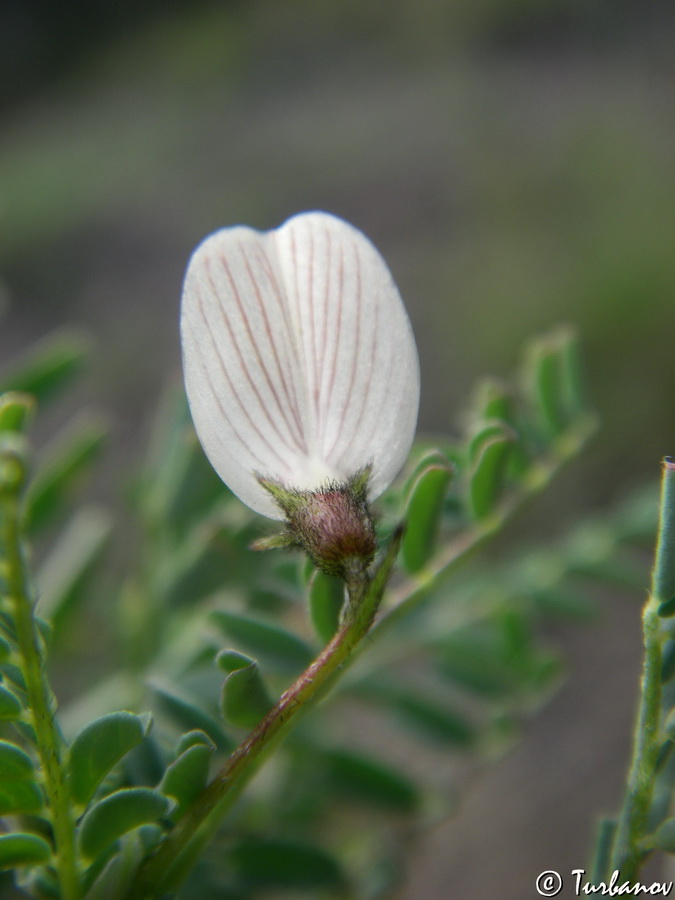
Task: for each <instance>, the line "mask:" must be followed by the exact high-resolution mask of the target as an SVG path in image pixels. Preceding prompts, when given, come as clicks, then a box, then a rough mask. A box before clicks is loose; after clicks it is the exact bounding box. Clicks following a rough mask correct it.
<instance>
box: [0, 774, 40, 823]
mask: <svg viewBox="0 0 675 900" xmlns="http://www.w3.org/2000/svg"><path fill="white" fill-rule="evenodd" d="M43 805H44V800H43V797H42V791H41V790H40V788H39V787H38V786H37V784H35V782H34V781H28V780H27V779H25V780H24V779H21V780H19V781H0V816H10V815H21V814H29V813H36V812H39V811H40V810H41V809H42V807H43Z"/></svg>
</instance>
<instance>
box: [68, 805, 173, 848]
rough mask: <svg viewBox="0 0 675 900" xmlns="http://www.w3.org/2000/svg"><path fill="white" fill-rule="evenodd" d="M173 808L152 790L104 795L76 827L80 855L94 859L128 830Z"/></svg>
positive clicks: (148, 821) (160, 816)
mask: <svg viewBox="0 0 675 900" xmlns="http://www.w3.org/2000/svg"><path fill="white" fill-rule="evenodd" d="M173 805H174V804H173V803H172V802H171V800H170V799H169V798H168V797H165V796H164V794H162V793H160V792H159V791H156V790H153V789H152V788H122V790H119V791H115V793H113V794H108V796H107V797H104V798H103V800H100V801H99V802H98V803H96V804H95V805H94V806H92V807H91V809H90V810H89V811H88V812H87V813H86V815H85V816H84V818H83V819H82V822H81V823H80V828H79V844H80V850H81V852H82V855H83V856H85V857H87V858H88V859H95V858H96V857H97V856H98V855H99V853H101V852H102V851H103V850H105V849H106V848H107V847H109V846H110V844H112V843H113V842H114V841H116V840H117V838H119V837H121V836H122V835H123V834H126V833H127V832H128V831H131V830H132V828H138V827H139V826H140V825H145V824H149V823H153V822H157V821H158V820H159V819H163V818H166V817H167V816H168V815H169V813H170V812H171V810H172V808H173Z"/></svg>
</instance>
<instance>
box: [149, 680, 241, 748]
mask: <svg viewBox="0 0 675 900" xmlns="http://www.w3.org/2000/svg"><path fill="white" fill-rule="evenodd" d="M152 690H153V692H154V694H155V696H156V697H157V700H158V702H159V704H160V706H161V707H162V708H163V709H164V710H165V711H166V712H167V713H168V714H169V715H170V716H171V718H172V719H173V720H174V721H175V722H176V724H178V725H179V726H180V727H181V728H186V729H189V730H191V731H195V730H196V731H204V732H206V734H208V736H209V737H210V738H211V740H212V741H214V743H215V744H216V746H217V747H219V748H220V749H221V750H225V751H228V752H229V751H230V750H232V749H233V748H234V743H233V741H232V739H231V738H230V737H229V736H228V735H227V734H226V733H225V731H224V729H223V728H222V727H221V725H220V723H219V722H218V720H217V719H216V718H215V717H214V716H212V715H211V714H210V713H209V712H207V711H206V710H204V709H202V708H201V707H199V706H198V705H197V702H196V700H193V699H192V698H189V697H187V696H186V695H184V694H181V693H178V692H177V690H176V689H175V688H174V687H173V686H172V687H168V686H165V685H161V684H157V683H154V684H152Z"/></svg>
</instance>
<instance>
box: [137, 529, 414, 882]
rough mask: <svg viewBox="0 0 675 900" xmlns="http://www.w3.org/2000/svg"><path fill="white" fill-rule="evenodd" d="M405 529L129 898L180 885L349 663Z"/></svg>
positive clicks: (354, 585)
mask: <svg viewBox="0 0 675 900" xmlns="http://www.w3.org/2000/svg"><path fill="white" fill-rule="evenodd" d="M401 536H402V531H401V530H400V529H399V530H397V532H396V533H395V534H394V536H393V537H392V540H391V543H390V545H389V548H388V550H387V553H386V556H385V557H384V560H383V561H382V563H381V564H380V566H379V568H378V569H377V570H376V572H375V574H374V575H373V576H372V577H370V576H369V575H368V574H367V573H366V572H365V571H364V570H363V568H360V569H359V568H358V567H357V569H356V570H355V571H354V572H351V573H350V577H349V578H348V579H347V587H348V592H349V599H348V603H347V609H346V614H345V620H344V622H343V624H342V626H341V628H340V629H339V630H338V631H337V633H336V634H335V636H334V637H333V639H332V640H331V641H330V642H329V643H328V644H327V645H326V647H325V648H324V649H323V651H322V652H321V653H320V654H319V656H318V657H317V658H316V659H315V660H314V662H313V663H312V664H311V665H310V666H309V668H308V669H306V670H305V672H303V673H302V675H300V677H299V678H298V679H297V680H296V681H295V682H294V684H292V685H291V687H290V688H289V689H288V690H287V691H285V692H284V693H283V694H282V696H281V697H280V698H279V701H278V702H277V703H276V705H275V706H274V707H273V708H272V710H270V712H269V713H268V714H267V715H266V716H265V717H264V718H263V719H262V721H261V722H260V723H259V724H258V726H257V727H256V728H255V729H254V730H253V731H252V732H251V734H249V735H248V737H247V738H246V739H245V740H244V741H243V743H242V744H240V746H239V747H238V748H237V749H236V750H235V751H234V753H232V755H231V756H230V757H229V759H228V760H227V762H226V764H225V765H224V766H223V768H222V769H221V770H220V772H218V774H217V775H216V776H215V778H214V779H213V780H212V781H211V782H210V784H209V785H208V786H207V787H206V788H205V789H204V791H202V793H201V794H200V795H199V797H198V798H197V799H196V801H195V802H194V803H193V805H192V807H191V808H190V809H189V810H188V812H187V813H186V814H185V816H184V817H183V818H182V819H181V821H180V822H179V823H178V825H177V826H176V828H175V829H174V830H173V831H172V832H171V833H170V834H169V836H168V837H167V839H166V841H165V842H164V843H163V844H162V845H161V847H160V848H159V850H158V851H157V852H156V853H155V855H154V856H153V857H151V858H150V859H149V860H148V861H147V862H146V863H145V864H144V866H143V867H142V868H141V870H140V871H139V876H138V878H137V880H136V884H135V886H134V888H133V889H132V890H131V892H130V894H129V900H141V898H149V897H153V896H156V895H158V894H161V893H162V892H163V891H167V890H171V889H175V888H176V887H177V886H178V885H179V884H180V883H181V881H183V879H184V878H185V877H186V875H187V874H188V872H189V871H190V869H191V868H192V866H193V865H194V863H195V861H196V860H197V858H198V857H199V855H200V853H201V851H202V849H203V847H204V846H205V844H206V843H208V841H209V840H210V839H211V837H212V836H213V834H214V832H215V831H216V829H217V827H218V825H219V823H220V820H221V819H222V817H223V815H224V814H225V813H226V812H227V810H228V809H229V807H230V806H231V805H232V803H233V801H234V800H235V799H236V798H237V796H238V795H239V793H240V792H241V791H242V789H243V788H244V787H245V786H246V784H248V782H249V781H250V780H251V778H252V777H253V775H254V774H255V773H256V771H257V770H258V767H259V766H260V764H261V762H262V761H263V760H264V759H265V757H266V756H267V754H268V753H269V751H270V750H271V749H272V748H273V747H274V746H275V745H276V743H277V742H278V741H279V739H280V738H281V737H282V735H283V734H284V733H285V732H286V731H287V730H288V728H289V726H290V724H291V722H293V721H294V720H295V719H296V718H297V717H298V716H299V715H300V714H301V713H302V712H303V711H304V710H305V709H307V707H308V706H309V705H310V704H311V703H312V702H313V701H315V700H316V699H317V698H318V697H319V696H320V695H322V694H323V693H324V691H325V689H326V688H327V687H329V685H330V684H332V682H333V680H334V679H335V677H336V676H337V675H338V673H339V671H340V669H341V668H342V667H343V665H344V663H346V661H347V660H348V659H349V658H350V656H351V655H352V654H353V653H354V651H355V650H356V648H357V647H358V646H359V644H360V643H361V642H362V641H363V639H364V638H365V637H366V635H367V634H368V631H369V630H370V627H371V625H372V623H373V620H374V618H375V615H376V613H377V610H378V607H379V605H380V601H381V599H382V594H383V592H384V588H385V586H386V583H387V579H388V577H389V574H390V572H391V569H392V566H393V564H394V561H395V559H396V556H397V554H398V549H399V546H400V542H401Z"/></svg>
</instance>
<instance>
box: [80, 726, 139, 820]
mask: <svg viewBox="0 0 675 900" xmlns="http://www.w3.org/2000/svg"><path fill="white" fill-rule="evenodd" d="M150 725H151V719H150V718H149V717H148V716H146V717H141V716H136V715H134V714H133V713H130V712H115V713H108V714H107V715H105V716H101V718H100V719H95V720H94V721H93V722H90V723H89V724H88V725H85V727H84V728H83V729H82V730H81V731H80V732H79V733H78V734H77V735H76V736H75V738H74V740H73V742H72V744H71V745H70V756H69V760H68V770H69V777H70V785H71V791H72V795H73V800H74V801H75V802H76V803H81V804H83V805H86V804H87V803H88V802H89V801H90V800H91V798H92V797H93V795H94V792H95V791H96V789H97V788H98V786H99V785H100V783H101V782H102V781H103V779H104V778H105V776H106V775H107V774H108V773H109V772H110V770H111V769H112V768H113V766H115V765H116V764H117V763H118V762H119V761H120V760H121V759H122V757H123V756H126V754H127V753H129V751H131V750H133V748H134V747H136V746H138V744H140V742H141V741H142V740H144V738H145V737H146V735H147V734H148V731H149V729H150Z"/></svg>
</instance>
